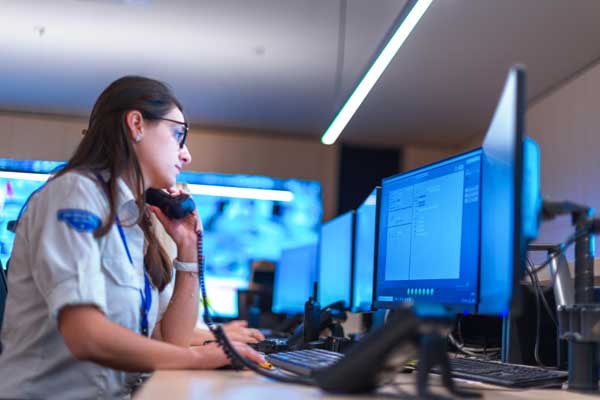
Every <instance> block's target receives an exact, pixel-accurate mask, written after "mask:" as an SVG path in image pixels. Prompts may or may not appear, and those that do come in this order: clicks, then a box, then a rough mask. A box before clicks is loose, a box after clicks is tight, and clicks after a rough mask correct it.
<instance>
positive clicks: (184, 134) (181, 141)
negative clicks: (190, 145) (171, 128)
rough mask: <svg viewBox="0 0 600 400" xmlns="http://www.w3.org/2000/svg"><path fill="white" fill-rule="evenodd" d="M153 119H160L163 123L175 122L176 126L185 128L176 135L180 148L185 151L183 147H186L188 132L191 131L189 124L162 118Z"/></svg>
mask: <svg viewBox="0 0 600 400" xmlns="http://www.w3.org/2000/svg"><path fill="white" fill-rule="evenodd" d="M152 119H160V120H162V121H169V122H173V123H175V124H179V125H181V126H183V130H181V131H175V133H174V135H175V140H177V143H179V148H180V149H183V146H185V141H186V140H187V135H188V131H189V130H190V127H189V126H188V124H187V122H181V121H175V120H174V119H169V118H160V117H157V118H152Z"/></svg>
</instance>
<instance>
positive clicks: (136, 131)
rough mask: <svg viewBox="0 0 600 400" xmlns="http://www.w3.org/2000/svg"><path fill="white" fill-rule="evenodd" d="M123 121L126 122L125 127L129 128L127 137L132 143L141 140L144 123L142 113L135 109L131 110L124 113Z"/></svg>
mask: <svg viewBox="0 0 600 400" xmlns="http://www.w3.org/2000/svg"><path fill="white" fill-rule="evenodd" d="M125 123H126V124H127V128H128V129H129V137H130V138H131V140H133V141H134V143H138V142H140V141H141V140H142V137H143V136H144V132H143V129H142V128H143V125H144V117H143V116H142V113H141V112H139V111H137V110H131V111H129V112H127V114H125Z"/></svg>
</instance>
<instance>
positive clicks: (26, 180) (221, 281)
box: [0, 158, 322, 318]
mask: <svg viewBox="0 0 600 400" xmlns="http://www.w3.org/2000/svg"><path fill="white" fill-rule="evenodd" d="M63 164H64V163H63V162H58V161H44V160H14V159H2V158H0V262H1V263H2V265H4V266H6V265H7V261H8V259H9V258H10V254H11V251H12V246H13V241H14V233H13V232H11V231H9V230H7V226H9V224H10V221H13V220H15V219H16V218H17V216H18V214H19V210H20V209H21V207H22V206H23V204H24V203H25V201H26V200H27V198H28V197H29V195H30V194H31V193H32V192H33V191H34V190H36V189H37V188H39V187H40V186H41V185H43V183H44V182H45V181H46V180H47V179H48V177H49V173H50V172H51V171H54V170H56V169H57V168H59V167H61V166H62V165H63ZM178 181H179V182H182V183H186V184H188V189H189V190H190V193H191V194H192V196H193V197H194V201H195V203H196V206H197V207H198V212H199V214H200V216H201V217H202V222H203V225H204V253H205V257H206V265H205V271H206V282H207V292H208V293H207V294H208V297H209V301H210V305H211V307H212V308H213V311H214V312H215V315H217V316H219V317H230V318H233V317H236V316H237V314H238V312H237V295H236V294H237V289H240V288H246V287H248V280H249V277H250V276H249V275H250V264H251V263H252V262H253V261H256V260H267V261H271V262H274V263H277V262H278V261H279V258H280V256H281V251H282V249H283V248H286V247H297V246H302V245H304V244H307V243H316V242H317V240H318V237H319V228H320V225H321V224H320V222H321V214H322V205H321V185H320V184H319V182H316V181H306V180H300V179H277V178H272V177H268V176H251V175H226V174H216V173H201V172H192V171H184V172H182V173H181V174H180V175H179V177H178Z"/></svg>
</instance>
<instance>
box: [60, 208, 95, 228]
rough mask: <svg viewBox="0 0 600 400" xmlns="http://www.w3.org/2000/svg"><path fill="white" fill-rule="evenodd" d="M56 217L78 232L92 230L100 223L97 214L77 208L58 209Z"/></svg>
mask: <svg viewBox="0 0 600 400" xmlns="http://www.w3.org/2000/svg"><path fill="white" fill-rule="evenodd" d="M56 217H57V218H58V220H59V221H64V222H65V223H66V224H67V225H69V226H70V227H71V228H73V229H75V230H76V231H79V232H93V231H94V230H96V229H97V228H99V227H100V224H101V221H100V218H98V216H96V215H95V214H92V213H91V212H89V211H86V210H79V209H77V208H67V209H63V210H58V212H57V213H56Z"/></svg>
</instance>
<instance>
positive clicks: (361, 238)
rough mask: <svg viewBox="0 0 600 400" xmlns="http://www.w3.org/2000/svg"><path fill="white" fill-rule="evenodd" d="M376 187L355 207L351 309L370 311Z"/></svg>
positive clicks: (373, 263) (373, 265) (373, 262)
mask: <svg viewBox="0 0 600 400" xmlns="http://www.w3.org/2000/svg"><path fill="white" fill-rule="evenodd" d="M377 191H378V190H377V189H375V190H373V192H371V194H370V195H369V197H367V199H366V200H365V201H364V202H363V203H362V204H361V205H360V207H358V208H357V209H356V231H355V233H354V279H353V282H354V288H353V290H352V309H353V311H355V312H361V311H370V310H371V308H372V307H371V305H372V303H373V274H374V270H375V268H374V267H375V217H376V214H377Z"/></svg>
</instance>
